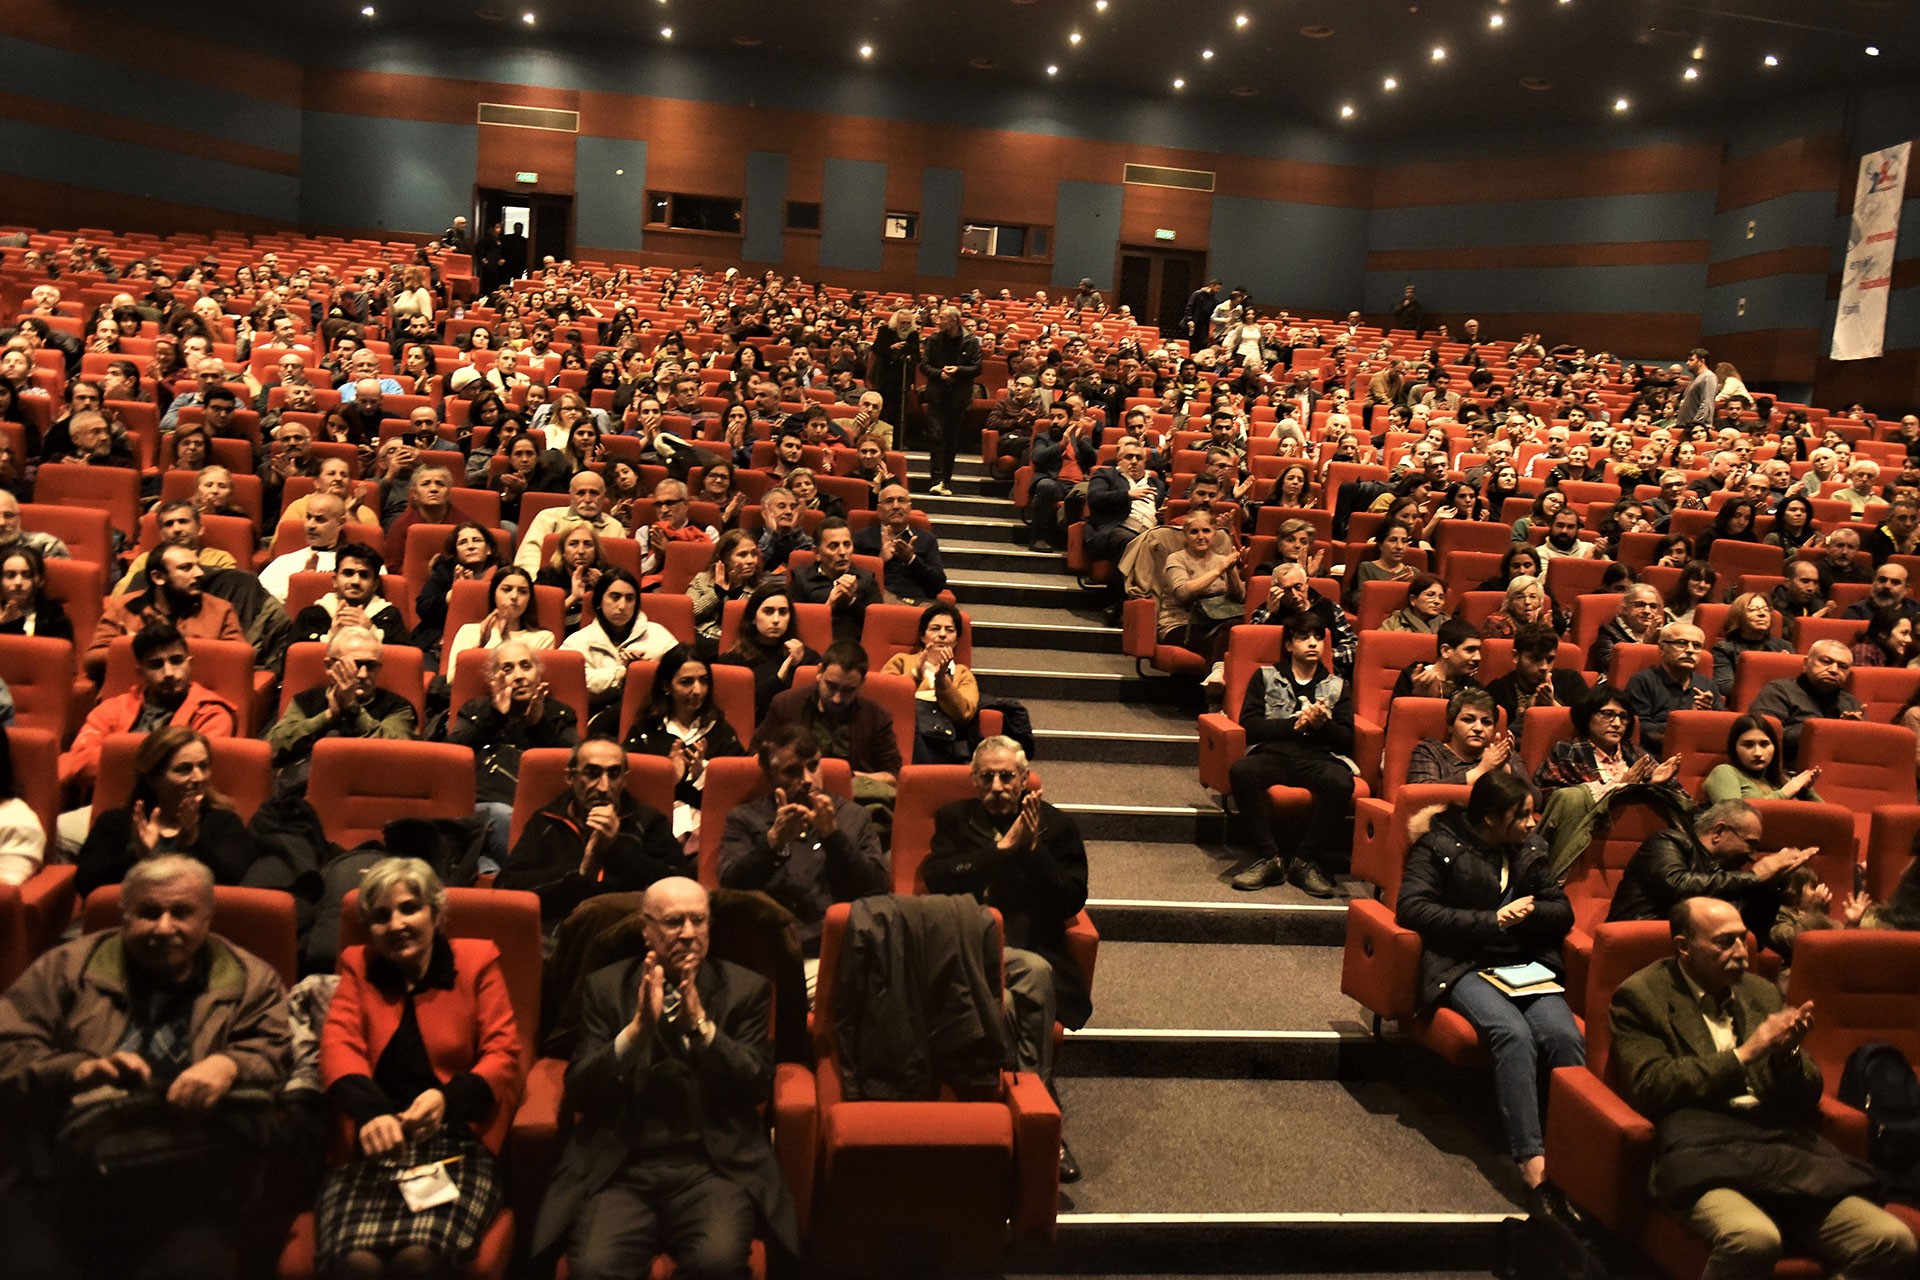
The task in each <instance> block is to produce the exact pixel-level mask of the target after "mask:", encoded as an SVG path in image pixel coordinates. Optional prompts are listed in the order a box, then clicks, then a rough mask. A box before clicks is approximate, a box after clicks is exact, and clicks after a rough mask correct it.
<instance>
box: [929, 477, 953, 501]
mask: <svg viewBox="0 0 1920 1280" xmlns="http://www.w3.org/2000/svg"><path fill="white" fill-rule="evenodd" d="M927 492H928V493H930V494H932V495H933V496H934V497H936V498H951V497H952V496H953V490H951V489H949V488H947V482H946V481H945V480H936V481H934V482H933V484H932V485H931V486H929V487H928V489H927Z"/></svg>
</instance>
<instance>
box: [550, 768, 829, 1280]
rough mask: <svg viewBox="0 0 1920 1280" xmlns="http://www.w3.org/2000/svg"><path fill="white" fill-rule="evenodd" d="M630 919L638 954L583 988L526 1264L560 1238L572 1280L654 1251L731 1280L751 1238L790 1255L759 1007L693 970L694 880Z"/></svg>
mask: <svg viewBox="0 0 1920 1280" xmlns="http://www.w3.org/2000/svg"><path fill="white" fill-rule="evenodd" d="M608 745H612V744H608ZM640 917H641V926H642V930H643V932H644V933H645V935H646V940H647V946H648V951H647V954H646V955H644V956H642V957H640V958H639V959H636V960H626V961H623V962H621V963H618V964H613V965H609V966H608V967H606V968H604V969H601V970H599V971H598V972H596V973H593V974H591V975H589V976H588V978H587V980H586V989H585V992H584V995H583V998H582V1001H581V1009H580V1037H579V1041H578V1047H577V1048H576V1049H575V1050H574V1055H573V1061H572V1062H571V1063H569V1064H568V1066H567V1105H568V1107H569V1108H570V1109H571V1110H572V1111H573V1112H574V1113H575V1114H576V1115H577V1116H578V1117H579V1119H578V1120H577V1121H576V1123H575V1124H574V1126H573V1131H572V1132H571V1133H570V1134H569V1135H568V1137H567V1145H566V1149H565V1150H564V1151H563V1152H562V1153H561V1156H560V1163H559V1165H558V1167H557V1168H556V1169H555V1170H554V1173H553V1178H552V1180H551V1181H550V1182H549V1183H548V1184H547V1193H546V1196H545V1198H544V1199H543V1200H542V1202H541V1205H540V1213H539V1216H538V1217H537V1218H536V1219H535V1222H534V1228H533V1252H534V1254H535V1255H536V1256H537V1255H540V1254H544V1253H546V1252H547V1251H548V1250H550V1249H552V1248H553V1247H554V1246H555V1245H557V1244H559V1243H560V1242H561V1241H562V1240H563V1239H564V1240H565V1241H566V1242H567V1262H568V1269H569V1271H570V1273H571V1274H572V1275H575V1276H579V1277H582V1278H583V1280H606V1278H607V1277H614V1276H637V1275H641V1274H643V1273H644V1272H645V1271H646V1269H647V1267H648V1266H649V1265H650V1263H651V1261H652V1259H653V1258H654V1257H655V1256H656V1255H657V1254H659V1253H662V1252H664V1253H667V1254H669V1255H671V1256H672V1258H673V1261H674V1265H675V1267H676V1268H677V1269H678V1270H679V1271H680V1272H681V1273H683V1274H687V1275H698V1276H744V1275H746V1274H747V1252H748V1250H749V1249H750V1248H751V1247H752V1244H753V1239H754V1237H755V1236H756V1235H764V1236H765V1237H766V1238H768V1239H769V1240H771V1241H772V1242H773V1243H775V1244H777V1245H778V1246H779V1247H780V1248H781V1249H783V1250H784V1251H786V1252H787V1253H788V1254H792V1253H793V1252H794V1251H795V1250H796V1249H797V1247H798V1244H799V1238H798V1230H797V1228H796V1225H795V1221H794V1210H793V1201H792V1197H791V1195H790V1193H789V1192H788V1190H787V1183H786V1179H785V1178H784V1177H782V1176H781V1173H780V1166H779V1163H778V1162H777V1161H776V1160H775V1158H774V1154H773V1148H772V1146H771V1145H769V1143H768V1142H767V1128H766V1122H765V1121H764V1120H762V1119H761V1116H760V1108H761V1107H762V1106H763V1105H764V1104H766V1103H767V1102H768V1101H769V1100H770V1099H771V1098H772V1096H773V1045H772V1041H771V1039H770V1038H769V1037H768V1034H767V1019H768V1016H769V1012H768V1011H769V1006H770V1003H771V1001H770V992H769V990H768V987H767V983H766V981H765V980H764V979H763V978H760V977H759V976H758V975H756V974H754V973H753V972H752V971H750V970H747V969H743V968H741V967H739V966H738V965H733V964H728V963H727V962H725V961H723V960H714V959H711V958H710V957H709V956H708V955H707V949H708V938H709V929H710V924H711V919H712V910H711V907H710V906H709V904H708V902H707V894H706V891H705V890H703V889H702V888H701V887H700V886H699V885H698V884H696V883H694V882H693V881H692V880H689V879H686V878H684V877H680V876H674V877H670V878H668V879H664V880H661V881H659V882H658V883H656V884H654V885H653V886H652V887H651V888H650V889H648V890H647V896H646V899H645V900H644V901H643V902H642V904H641V907H640Z"/></svg>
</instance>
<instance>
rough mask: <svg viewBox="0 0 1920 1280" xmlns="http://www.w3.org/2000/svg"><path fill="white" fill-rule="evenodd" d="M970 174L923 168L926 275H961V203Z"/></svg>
mask: <svg viewBox="0 0 1920 1280" xmlns="http://www.w3.org/2000/svg"><path fill="white" fill-rule="evenodd" d="M965 182H966V175H964V174H963V173H961V172H960V170H958V169H933V168H927V169H922V170H921V171H920V260H919V263H918V265H917V270H918V271H919V272H920V274H921V275H923V276H934V277H937V278H939V279H943V280H945V279H951V278H953V277H954V276H956V275H959V274H960V218H961V213H960V205H961V201H962V199H963V198H964V186H965Z"/></svg>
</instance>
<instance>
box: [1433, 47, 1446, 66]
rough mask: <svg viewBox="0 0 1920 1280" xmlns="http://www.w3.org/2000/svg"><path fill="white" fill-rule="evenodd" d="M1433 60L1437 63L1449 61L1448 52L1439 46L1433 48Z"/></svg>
mask: <svg viewBox="0 0 1920 1280" xmlns="http://www.w3.org/2000/svg"><path fill="white" fill-rule="evenodd" d="M1433 60H1434V61H1435V62H1445V61H1446V60H1447V51H1446V50H1445V49H1443V48H1441V47H1440V46H1439V45H1435V46H1433Z"/></svg>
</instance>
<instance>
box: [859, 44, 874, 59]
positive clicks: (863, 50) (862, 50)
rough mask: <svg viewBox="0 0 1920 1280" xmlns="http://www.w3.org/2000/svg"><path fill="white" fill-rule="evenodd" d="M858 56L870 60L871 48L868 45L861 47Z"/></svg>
mask: <svg viewBox="0 0 1920 1280" xmlns="http://www.w3.org/2000/svg"><path fill="white" fill-rule="evenodd" d="M860 56H861V57H863V58H871V57H872V56H873V46H872V45H870V44H863V45H861V46H860Z"/></svg>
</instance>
